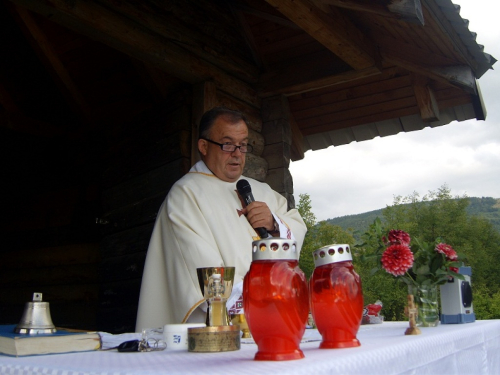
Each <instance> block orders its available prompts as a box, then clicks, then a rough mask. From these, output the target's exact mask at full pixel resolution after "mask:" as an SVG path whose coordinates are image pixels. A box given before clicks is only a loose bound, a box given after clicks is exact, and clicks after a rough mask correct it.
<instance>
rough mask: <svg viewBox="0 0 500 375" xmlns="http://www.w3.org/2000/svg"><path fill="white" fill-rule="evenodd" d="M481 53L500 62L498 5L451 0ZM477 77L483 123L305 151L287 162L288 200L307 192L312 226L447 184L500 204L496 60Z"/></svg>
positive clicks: (499, 76)
mask: <svg viewBox="0 0 500 375" xmlns="http://www.w3.org/2000/svg"><path fill="white" fill-rule="evenodd" d="M454 3H455V4H459V5H460V6H461V7H462V9H461V11H460V15H461V16H462V18H464V19H468V20H469V22H470V23H469V30H470V31H473V32H476V33H477V42H478V43H479V44H482V45H484V51H485V52H487V53H489V54H490V55H493V57H495V58H496V59H498V60H500V26H499V23H500V12H499V11H500V2H498V1H491V0H455V1H454ZM494 68H496V69H497V70H489V71H488V72H486V73H485V74H484V75H483V76H482V77H481V78H480V79H479V85H480V88H481V91H482V94H483V99H484V102H485V105H486V110H487V116H486V121H475V120H474V121H472V120H471V121H464V122H453V123H451V124H448V125H444V126H441V127H437V128H433V129H431V128H425V129H424V130H420V131H416V132H411V133H399V134H397V135H393V136H389V137H384V138H380V137H377V138H375V139H373V140H369V141H364V142H353V143H350V144H348V145H342V146H338V147H333V146H331V147H329V148H328V149H325V150H318V151H308V152H306V154H305V158H304V159H303V160H300V161H296V162H292V163H291V164H290V171H291V173H292V176H293V180H294V196H295V201H296V203H298V202H299V194H303V193H307V194H309V196H310V198H311V204H312V211H313V213H314V214H315V215H316V218H317V219H318V220H326V219H329V218H335V217H338V216H345V215H354V214H358V213H363V212H367V211H372V210H376V209H379V208H385V207H386V206H387V205H391V204H392V203H393V199H394V197H395V196H398V195H400V196H407V195H410V194H411V193H413V192H414V191H416V192H418V193H419V194H420V196H423V195H425V194H426V193H428V192H429V191H436V190H438V188H439V187H441V186H442V185H444V184H446V185H447V186H448V187H449V188H450V189H451V193H452V195H454V196H455V195H460V196H462V195H464V194H466V195H467V196H469V197H494V198H500V74H499V73H498V71H499V70H500V61H499V62H497V63H496V64H495V65H494Z"/></svg>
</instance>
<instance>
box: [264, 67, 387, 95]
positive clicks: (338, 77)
mask: <svg viewBox="0 0 500 375" xmlns="http://www.w3.org/2000/svg"><path fill="white" fill-rule="evenodd" d="M379 74H380V70H379V69H378V68H375V67H371V68H366V69H362V70H351V71H348V72H344V73H341V74H333V75H328V76H324V77H321V78H318V79H314V80H311V81H308V82H303V83H300V82H297V81H296V77H297V76H291V75H285V76H284V77H275V78H274V79H273V80H269V81H268V82H267V85H266V87H265V89H262V90H261V91H259V92H258V94H259V96H262V97H266V96H271V95H275V94H284V95H287V96H290V95H298V94H302V93H306V92H309V91H314V90H319V89H322V88H325V87H330V86H334V85H338V84H341V83H345V82H352V81H356V80H360V79H363V78H366V77H370V76H374V75H379ZM285 80H288V81H289V82H286V81H285ZM278 81H279V82H280V83H279V85H275V86H273V83H274V82H278Z"/></svg>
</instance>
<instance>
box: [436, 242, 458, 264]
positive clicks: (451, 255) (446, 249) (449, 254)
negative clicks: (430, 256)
mask: <svg viewBox="0 0 500 375" xmlns="http://www.w3.org/2000/svg"><path fill="white" fill-rule="evenodd" d="M434 250H436V251H437V252H438V253H441V254H444V255H445V257H446V259H447V260H457V258H458V256H457V253H456V251H455V250H453V248H452V247H451V246H450V245H447V244H445V243H438V244H437V245H436V248H435V249H434Z"/></svg>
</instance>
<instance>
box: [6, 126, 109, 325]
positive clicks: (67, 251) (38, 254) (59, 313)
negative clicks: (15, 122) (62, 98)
mask: <svg viewBox="0 0 500 375" xmlns="http://www.w3.org/2000/svg"><path fill="white" fill-rule="evenodd" d="M3 136H4V137H6V138H7V139H8V140H9V145H7V144H5V145H4V146H5V147H7V148H8V152H9V159H8V160H4V161H5V163H6V166H7V167H8V168H7V175H6V176H5V177H7V178H6V180H5V181H4V183H3V187H4V188H6V190H7V191H6V192H5V195H3V198H5V199H4V200H3V204H2V214H3V215H2V221H1V228H2V233H1V238H2V246H0V324H17V323H18V322H19V320H20V318H21V315H22V312H23V310H24V306H25V303H26V302H28V301H31V300H32V296H33V293H34V292H41V293H43V300H44V301H47V302H49V303H50V310H51V314H52V320H53V322H54V324H55V325H56V326H59V327H69V328H81V329H95V328H96V310H97V309H96V307H97V299H98V291H99V284H98V280H97V269H98V264H99V246H98V243H99V238H100V234H99V232H98V230H97V228H96V226H95V216H94V215H95V212H96V211H97V208H98V200H99V194H98V188H97V182H96V179H95V176H93V174H92V173H93V172H92V171H94V170H96V169H94V168H95V167H96V163H95V159H93V156H92V155H94V152H93V151H94V149H93V147H92V145H91V144H90V143H85V144H84V145H82V144H78V143H76V142H72V141H66V142H64V141H62V140H61V139H57V138H54V139H47V138H40V137H29V136H26V135H22V136H20V135H19V134H18V133H4V134H3ZM78 159H79V160H82V161H83V160H84V161H85V162H84V163H82V162H78V161H77V160H78ZM11 161H14V162H15V166H16V168H18V169H15V168H9V166H12V164H11ZM17 172H18V173H17Z"/></svg>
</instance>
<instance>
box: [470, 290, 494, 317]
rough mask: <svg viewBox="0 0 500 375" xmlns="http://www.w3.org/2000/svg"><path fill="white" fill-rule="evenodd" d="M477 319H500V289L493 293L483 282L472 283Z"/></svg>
mask: <svg viewBox="0 0 500 375" xmlns="http://www.w3.org/2000/svg"><path fill="white" fill-rule="evenodd" d="M472 295H473V298H474V301H473V306H474V313H475V314H476V319H500V291H497V292H495V293H493V294H492V293H491V292H490V290H489V289H488V287H486V286H485V285H483V284H478V283H476V284H474V283H473V284H472Z"/></svg>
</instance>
